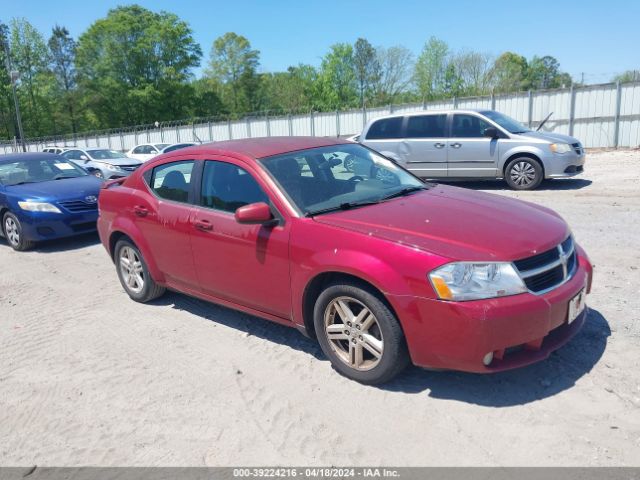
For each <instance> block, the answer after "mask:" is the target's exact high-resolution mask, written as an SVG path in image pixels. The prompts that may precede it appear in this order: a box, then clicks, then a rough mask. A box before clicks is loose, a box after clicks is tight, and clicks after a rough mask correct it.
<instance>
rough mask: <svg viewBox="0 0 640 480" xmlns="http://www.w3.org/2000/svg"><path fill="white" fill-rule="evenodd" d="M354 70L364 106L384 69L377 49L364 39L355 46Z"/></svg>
mask: <svg viewBox="0 0 640 480" xmlns="http://www.w3.org/2000/svg"><path fill="white" fill-rule="evenodd" d="M353 70H354V73H355V76H356V81H357V82H358V94H359V95H360V104H361V105H362V106H364V105H365V104H366V101H367V100H368V99H369V98H370V97H371V96H372V93H373V87H374V85H376V84H377V83H378V82H379V81H380V79H381V78H382V68H381V66H380V62H379V60H378V55H377V54H376V50H375V48H373V46H372V45H371V44H370V43H369V42H368V41H367V40H366V39H364V38H359V39H358V40H356V43H355V44H354V46H353Z"/></svg>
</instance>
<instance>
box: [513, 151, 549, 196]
mask: <svg viewBox="0 0 640 480" xmlns="http://www.w3.org/2000/svg"><path fill="white" fill-rule="evenodd" d="M504 179H505V181H506V182H507V185H509V187H511V188H512V189H514V190H534V189H536V188H538V187H539V186H540V184H541V183H542V180H544V171H543V170H542V165H540V162H538V161H537V160H534V159H533V158H529V157H518V158H514V159H513V160H511V161H510V162H509V163H508V164H507V167H506V168H505V170H504Z"/></svg>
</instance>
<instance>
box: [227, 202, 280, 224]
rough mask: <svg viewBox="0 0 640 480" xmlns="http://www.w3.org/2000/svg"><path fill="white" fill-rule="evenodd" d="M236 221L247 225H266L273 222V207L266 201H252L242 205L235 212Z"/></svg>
mask: <svg viewBox="0 0 640 480" xmlns="http://www.w3.org/2000/svg"><path fill="white" fill-rule="evenodd" d="M234 216H235V219H236V222H238V223H242V224H245V225H265V224H270V223H272V222H273V220H274V218H273V214H272V213H271V208H269V205H267V204H266V203H264V202H257V203H250V204H249V205H245V206H244V207H240V208H238V209H237V210H236V213H235V214H234Z"/></svg>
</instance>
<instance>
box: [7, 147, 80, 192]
mask: <svg viewBox="0 0 640 480" xmlns="http://www.w3.org/2000/svg"><path fill="white" fill-rule="evenodd" d="M85 175H88V174H87V172H85V171H84V170H83V169H82V168H80V167H78V166H76V165H74V164H73V163H71V162H69V161H67V160H66V159H65V158H62V157H57V156H53V155H51V158H47V159H37V160H33V159H32V160H29V159H25V160H18V161H15V162H6V163H0V185H4V186H7V187H8V186H11V185H22V184H25V183H39V182H49V181H52V180H63V179H65V178H76V177H83V176H85Z"/></svg>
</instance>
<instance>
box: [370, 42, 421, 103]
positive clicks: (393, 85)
mask: <svg viewBox="0 0 640 480" xmlns="http://www.w3.org/2000/svg"><path fill="white" fill-rule="evenodd" d="M376 56H377V58H378V64H379V65H380V75H378V76H376V79H375V80H376V81H375V82H374V87H373V90H374V92H375V97H376V100H377V102H379V103H381V104H385V103H391V102H394V101H396V100H397V99H398V96H399V95H400V94H401V93H402V92H406V90H407V88H408V86H409V84H410V83H411V75H412V69H413V54H412V53H411V51H410V50H409V49H408V48H406V47H402V46H399V45H397V46H394V47H389V48H384V47H378V48H377V49H376Z"/></svg>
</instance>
